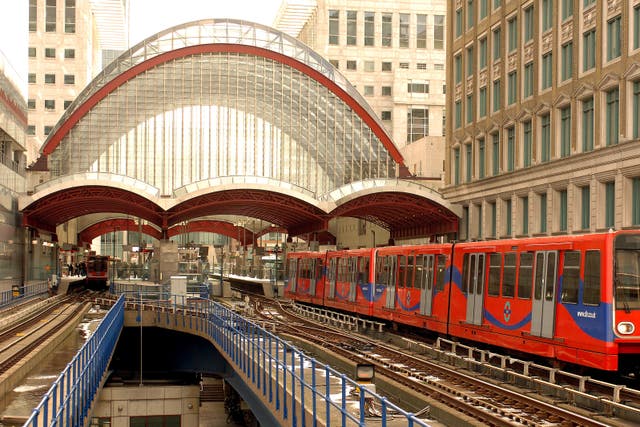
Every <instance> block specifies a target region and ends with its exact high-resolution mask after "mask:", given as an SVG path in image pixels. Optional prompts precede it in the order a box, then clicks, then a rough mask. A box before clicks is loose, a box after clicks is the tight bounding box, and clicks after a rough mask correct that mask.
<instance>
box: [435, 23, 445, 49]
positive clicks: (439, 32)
mask: <svg viewBox="0 0 640 427" xmlns="http://www.w3.org/2000/svg"><path fill="white" fill-rule="evenodd" d="M433 48H434V49H439V50H442V49H444V15H434V16H433Z"/></svg>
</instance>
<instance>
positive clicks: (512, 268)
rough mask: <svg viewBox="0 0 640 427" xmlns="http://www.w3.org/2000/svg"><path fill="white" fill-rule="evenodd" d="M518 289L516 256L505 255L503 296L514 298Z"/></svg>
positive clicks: (513, 254)
mask: <svg viewBox="0 0 640 427" xmlns="http://www.w3.org/2000/svg"><path fill="white" fill-rule="evenodd" d="M515 289H516V254H515V252H509V253H507V254H504V272H503V273H502V296H503V297H513V295H514V291H515Z"/></svg>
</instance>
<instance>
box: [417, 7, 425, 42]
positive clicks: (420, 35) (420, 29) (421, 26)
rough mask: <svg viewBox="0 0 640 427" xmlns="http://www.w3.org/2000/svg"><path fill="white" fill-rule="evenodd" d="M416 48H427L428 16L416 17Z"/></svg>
mask: <svg viewBox="0 0 640 427" xmlns="http://www.w3.org/2000/svg"><path fill="white" fill-rule="evenodd" d="M416 48H418V49H426V48H427V15H423V14H418V15H416Z"/></svg>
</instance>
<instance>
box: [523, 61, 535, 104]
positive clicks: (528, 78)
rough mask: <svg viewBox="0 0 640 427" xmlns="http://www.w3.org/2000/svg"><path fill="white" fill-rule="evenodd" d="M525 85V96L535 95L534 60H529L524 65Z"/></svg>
mask: <svg viewBox="0 0 640 427" xmlns="http://www.w3.org/2000/svg"><path fill="white" fill-rule="evenodd" d="M523 86H524V87H523V88H522V91H523V95H524V97H525V98H528V97H530V96H531V95H533V62H529V63H528V64H525V66H524V85H523Z"/></svg>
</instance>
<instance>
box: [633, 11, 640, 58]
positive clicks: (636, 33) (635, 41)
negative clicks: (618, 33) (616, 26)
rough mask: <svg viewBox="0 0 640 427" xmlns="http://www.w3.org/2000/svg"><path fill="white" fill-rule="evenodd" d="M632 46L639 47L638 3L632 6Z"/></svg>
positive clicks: (639, 17) (639, 21)
mask: <svg viewBox="0 0 640 427" xmlns="http://www.w3.org/2000/svg"><path fill="white" fill-rule="evenodd" d="M633 48H634V49H638V48H640V4H639V5H637V6H636V7H634V8H633Z"/></svg>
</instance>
